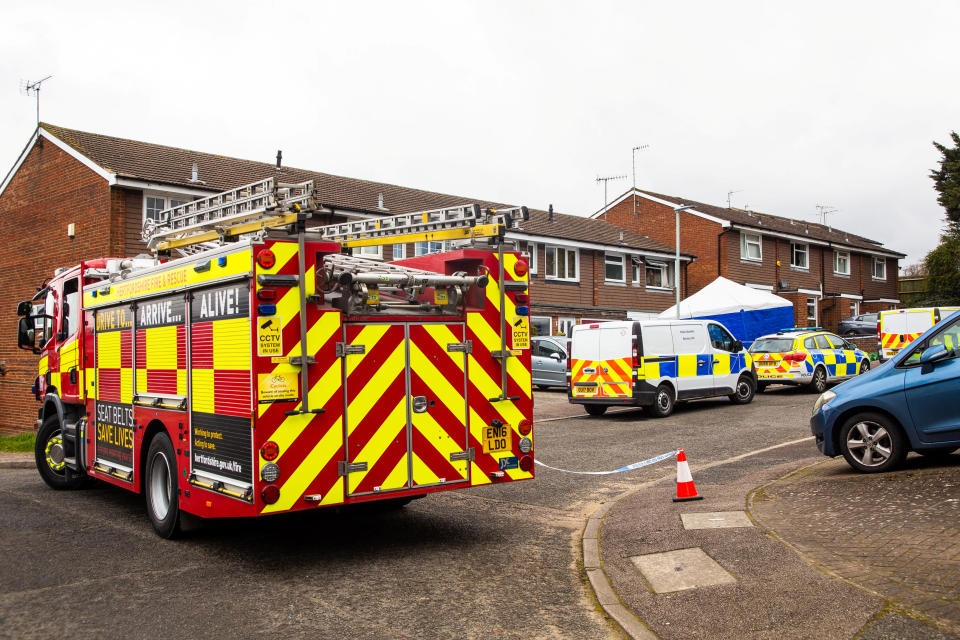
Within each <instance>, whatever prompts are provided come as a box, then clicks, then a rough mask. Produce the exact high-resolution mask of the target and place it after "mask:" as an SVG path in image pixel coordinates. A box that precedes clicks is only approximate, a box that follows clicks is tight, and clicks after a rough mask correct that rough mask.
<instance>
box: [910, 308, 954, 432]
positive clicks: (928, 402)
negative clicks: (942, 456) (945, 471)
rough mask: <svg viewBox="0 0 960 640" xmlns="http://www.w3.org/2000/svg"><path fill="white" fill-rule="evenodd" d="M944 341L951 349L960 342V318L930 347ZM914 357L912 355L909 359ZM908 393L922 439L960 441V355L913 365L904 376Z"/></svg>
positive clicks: (944, 330)
mask: <svg viewBox="0 0 960 640" xmlns="http://www.w3.org/2000/svg"><path fill="white" fill-rule="evenodd" d="M940 344H942V345H943V346H944V347H945V348H947V349H951V350H953V349H956V347H957V346H958V345H960V319H957V320H954V321H953V322H951V323H950V325H949V326H947V327H945V328H944V329H943V330H942V331H940V332H938V333H936V334H935V335H933V336H931V337H930V338H929V339H928V340H927V344H926V346H927V347H930V346H933V345H940ZM953 353H956V351H954V352H953ZM917 357H919V354H918V356H917ZM913 360H914V357H913V356H911V357H910V359H908V360H907V361H906V362H908V363H909V362H912V361H913ZM904 394H905V395H906V398H907V406H908V407H909V408H910V416H911V417H912V418H913V423H914V425H916V428H917V432H918V434H919V436H920V440H921V441H922V442H925V443H948V442H949V443H954V442H957V441H960V410H958V409H957V398H958V397H960V357H958V356H956V355H953V356H951V357H948V358H946V359H944V360H940V361H938V362H934V363H931V364H927V365H915V366H911V367H910V368H908V369H907V371H906V374H905V376H904Z"/></svg>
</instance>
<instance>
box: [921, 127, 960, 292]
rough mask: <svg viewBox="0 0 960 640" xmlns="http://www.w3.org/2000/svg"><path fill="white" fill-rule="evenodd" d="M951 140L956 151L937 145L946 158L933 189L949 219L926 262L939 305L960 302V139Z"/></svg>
mask: <svg viewBox="0 0 960 640" xmlns="http://www.w3.org/2000/svg"><path fill="white" fill-rule="evenodd" d="M950 137H951V139H952V140H953V147H947V146H944V145H942V144H940V143H938V142H934V143H933V146H934V147H936V149H937V151H939V152H940V153H941V155H942V156H943V157H942V158H941V160H940V167H939V169H934V170H933V171H931V172H930V177H931V178H932V179H933V185H934V186H933V188H934V189H936V190H937V193H938V194H939V195H938V196H937V202H939V203H940V205H941V206H942V207H943V208H944V210H945V212H946V216H947V227H946V229H944V232H943V235H942V236H940V244H939V245H938V246H937V248H936V249H934V250H933V251H931V252H930V253H928V254H927V258H926V260H925V261H924V264H925V265H926V268H927V274H928V280H929V286H928V290H929V293H930V296H931V302H933V303H935V304H952V303H958V302H960V135H957V132H956V131H952V132H951V133H950Z"/></svg>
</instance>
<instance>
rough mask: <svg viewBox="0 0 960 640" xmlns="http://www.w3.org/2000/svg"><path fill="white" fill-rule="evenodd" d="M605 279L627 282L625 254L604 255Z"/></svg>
mask: <svg viewBox="0 0 960 640" xmlns="http://www.w3.org/2000/svg"><path fill="white" fill-rule="evenodd" d="M603 268H604V279H605V280H606V281H607V282H624V283H625V282H626V273H625V271H626V270H625V269H624V268H623V256H622V255H619V254H616V253H607V254H604V256H603Z"/></svg>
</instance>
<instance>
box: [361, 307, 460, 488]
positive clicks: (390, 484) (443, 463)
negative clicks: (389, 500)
mask: <svg viewBox="0 0 960 640" xmlns="http://www.w3.org/2000/svg"><path fill="white" fill-rule="evenodd" d="M463 332H464V329H463V325H462V324H440V323H436V324H418V325H409V324H363V325H350V324H348V325H346V326H345V327H344V338H345V339H344V342H345V345H346V354H345V356H344V368H345V371H344V374H345V375H344V388H345V394H346V410H345V422H346V449H347V463H348V465H347V469H348V473H347V492H348V495H358V494H369V493H379V492H384V491H394V490H399V489H408V488H412V487H417V486H426V485H437V484H444V483H450V482H461V481H465V480H466V479H467V477H468V465H469V462H468V459H467V455H466V454H465V450H466V441H467V401H466V351H465V350H464V347H463V346H462V344H463Z"/></svg>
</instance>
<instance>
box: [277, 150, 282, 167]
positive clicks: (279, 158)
mask: <svg viewBox="0 0 960 640" xmlns="http://www.w3.org/2000/svg"><path fill="white" fill-rule="evenodd" d="M282 159H283V151H281V150H280V149H277V170H279V169H280V161H281V160H282Z"/></svg>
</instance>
